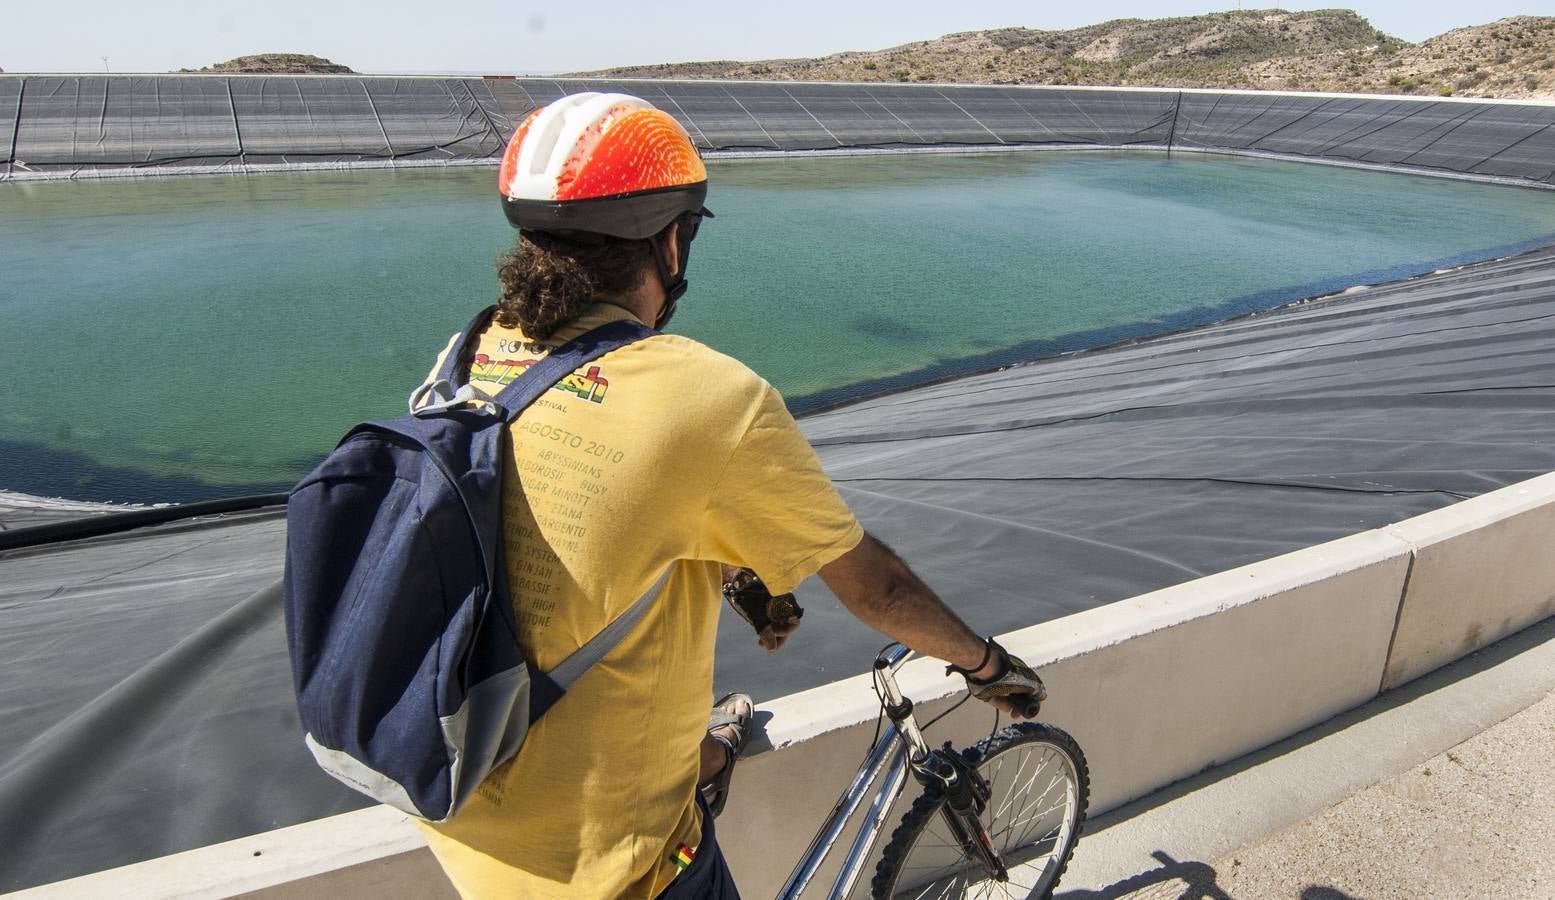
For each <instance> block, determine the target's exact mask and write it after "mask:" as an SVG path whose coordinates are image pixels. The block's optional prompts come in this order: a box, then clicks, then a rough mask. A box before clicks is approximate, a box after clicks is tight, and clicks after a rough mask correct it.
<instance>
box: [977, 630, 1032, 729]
mask: <svg viewBox="0 0 1555 900" xmlns="http://www.w3.org/2000/svg"><path fill="white" fill-rule="evenodd" d="M993 646H994V647H995V648H997V650H998V651H999V655H1000V656H1001V657H1002V658H1003V659H1004V665H1003V667H1002V669H1000V670H996V671H998V675H997V676H995V677H993V678H989V679H986V680H984V679H978V678H973V677H972V676H971V675H969V674H966V673H965V672H963V673H962V675H963V677H964V678H965V679H966V689H967V691H968V692H969V693H970V694H971V695H972V696H973V697H976V698H977V699H979V700H981V701H983V702H984V703H991V704H993V705H994V706H997V707H998V708H1000V709H1002V710H1004V711H1005V712H1007V713H1009V714H1010V715H1011V716H1013V717H1015V718H1017V719H1034V718H1036V716H1037V712H1038V711H1039V710H1040V709H1041V707H1042V701H1043V700H1046V699H1047V688H1046V687H1044V686H1043V684H1042V679H1041V678H1038V677H1037V673H1036V671H1035V670H1033V669H1032V668H1031V667H1030V666H1028V665H1026V663H1025V662H1024V661H1022V660H1021V658H1020V657H1018V656H1011V655H1010V653H1009V651H1007V650H1005V649H1004V648H1003V647H1001V646H999V645H998V644H997V643H994V644H993Z"/></svg>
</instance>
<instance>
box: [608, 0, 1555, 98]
mask: <svg viewBox="0 0 1555 900" xmlns="http://www.w3.org/2000/svg"><path fill="white" fill-rule="evenodd" d="M582 74H589V75H608V76H613V77H636V78H756V79H776V80H785V81H896V82H911V81H927V82H955V83H970V84H1086V85H1102V84H1113V85H1140V86H1164V87H1218V88H1258V89H1268V90H1306V91H1355V92H1363V93H1416V94H1433V95H1449V94H1458V95H1463V96H1474V97H1522V98H1529V97H1539V98H1546V99H1555V17H1548V16H1518V17H1514V18H1510V19H1502V20H1500V21H1498V22H1493V23H1491V24H1489V25H1478V26H1474V27H1470V28H1459V29H1456V30H1454V31H1449V32H1447V33H1446V34H1443V35H1439V36H1437V37H1434V38H1431V39H1429V40H1426V41H1423V42H1421V43H1419V44H1411V43H1409V42H1407V41H1404V40H1401V39H1399V38H1396V37H1392V36H1390V35H1387V34H1384V33H1383V32H1381V31H1379V30H1377V29H1376V28H1374V27H1373V26H1372V25H1371V23H1370V22H1368V21H1367V20H1366V19H1364V18H1362V17H1360V16H1359V15H1356V14H1355V13H1354V12H1351V11H1349V10H1317V11H1313V12H1285V11H1283V10H1277V9H1271V10H1249V11H1238V12H1223V13H1211V14H1208V15H1202V16H1187V17H1182V18H1173V19H1117V20H1114V21H1111V22H1103V23H1101V24H1099V25H1090V26H1086V27H1084V28H1076V29H1072V30H1068V31H1041V30H1037V29H1031V28H1000V29H995V30H992V31H970V32H962V33H959V34H948V35H945V36H944V37H941V38H936V39H935V40H931V41H919V42H917V43H912V44H903V45H902V46H900V47H891V48H888V49H885V50H870V51H849V52H845V53H835V54H832V55H831V56H824V57H820V58H817V59H769V60H761V61H758V62H738V61H727V60H725V61H714V62H691V63H669V64H663V65H651V66H632V67H626V68H618V69H609V70H605V71H600V72H590V73H582Z"/></svg>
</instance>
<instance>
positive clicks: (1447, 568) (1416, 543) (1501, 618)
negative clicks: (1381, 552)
mask: <svg viewBox="0 0 1555 900" xmlns="http://www.w3.org/2000/svg"><path fill="white" fill-rule="evenodd" d="M1384 531H1386V532H1387V533H1389V534H1391V535H1394V536H1396V537H1398V538H1399V539H1400V540H1403V541H1407V542H1408V543H1409V544H1410V546H1411V548H1412V549H1413V550H1414V555H1415V564H1414V572H1413V573H1412V574H1411V576H1410V579H1409V590H1408V592H1407V593H1406V595H1405V597H1404V603H1403V606H1402V608H1401V609H1400V610H1399V618H1398V628H1397V630H1396V632H1395V634H1394V638H1393V648H1392V650H1391V652H1390V656H1389V659H1388V667H1387V672H1386V674H1385V675H1384V678H1383V682H1382V687H1383V689H1384V690H1386V689H1388V688H1393V687H1397V686H1398V685H1401V684H1403V683H1405V682H1407V681H1411V680H1413V679H1415V678H1418V677H1420V676H1421V675H1424V674H1425V673H1427V672H1429V671H1431V670H1432V669H1435V668H1437V667H1438V666H1443V665H1446V664H1447V663H1450V662H1452V661H1453V660H1455V659H1458V658H1459V657H1461V656H1464V655H1466V654H1468V653H1471V652H1473V651H1475V650H1478V649H1479V648H1481V647H1484V646H1486V645H1488V644H1492V643H1494V642H1495V641H1497V640H1499V639H1501V638H1503V637H1505V636H1507V635H1509V634H1511V633H1512V632H1514V631H1519V630H1521V629H1522V628H1525V627H1527V626H1528V625H1531V624H1533V623H1534V622H1537V621H1539V620H1541V619H1545V618H1548V617H1549V616H1552V615H1555V566H1552V565H1550V554H1551V549H1552V547H1555V474H1549V475H1543V476H1540V477H1539V478H1534V479H1532V480H1529V481H1525V482H1522V483H1521V484H1516V485H1513V486H1511V487H1508V488H1504V489H1502V490H1499V491H1495V492H1493V493H1490V494H1485V495H1482V496H1479V497H1475V498H1473V499H1471V500H1465V501H1463V502H1462V503H1455V504H1453V505H1452V506H1448V507H1445V508H1443V509H1439V510H1436V511H1434V512H1429V513H1426V514H1425V515H1421V516H1416V517H1415V518H1413V519H1409V520H1407V521H1404V522H1400V523H1399V524H1397V525H1393V526H1391V527H1389V528H1386V529H1384Z"/></svg>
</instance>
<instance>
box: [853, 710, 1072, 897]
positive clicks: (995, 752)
mask: <svg viewBox="0 0 1555 900" xmlns="http://www.w3.org/2000/svg"><path fill="white" fill-rule="evenodd" d="M961 756H962V758H963V759H965V760H966V762H967V763H968V764H969V765H970V766H972V767H973V768H975V769H977V771H978V773H979V774H980V775H982V777H983V780H985V781H986V782H988V787H989V790H990V796H989V799H988V807H987V809H985V810H984V811H983V815H982V823H983V827H984V828H986V829H988V835H989V837H990V838H992V840H993V846H994V849H995V850H996V851H997V852H998V854H999V858H1000V861H1001V862H1003V864H1004V867H1005V868H1006V869H1007V870H1008V872H1009V880H1008V881H997V880H995V879H993V878H992V877H991V876H990V875H989V873H988V871H987V869H986V867H985V865H984V864H983V863H982V862H980V861H978V860H976V859H974V858H971V857H969V856H967V855H966V854H965V852H964V851H963V849H962V846H961V843H960V842H959V841H958V840H957V839H956V838H955V837H954V832H953V831H952V830H951V827H950V825H949V820H948V818H947V817H948V816H951V815H953V813H952V811H951V810H950V808H949V807H948V806H947V805H946V803H945V798H944V796H943V794H942V793H941V792H940V791H938V790H932V789H931V790H928V791H925V792H924V794H923V795H922V796H920V797H919V798H918V799H917V800H916V801H914V803H913V805H912V808H911V809H909V810H908V811H907V814H906V815H905V816H903V817H902V823H901V824H900V825H898V826H897V828H896V830H895V831H894V832H892V833H891V842H890V843H889V844H887V845H886V848H885V852H884V853H882V854H881V857H880V863H879V865H878V866H877V867H876V869H875V877H874V880H873V881H872V882H871V883H870V888H871V896H873V897H874V898H875V900H885V898H890V897H913V898H919V897H922V898H930V897H933V898H946V897H955V898H971V897H1020V898H1028V897H1029V898H1047V897H1050V896H1051V895H1052V893H1053V888H1054V886H1056V885H1057V884H1058V879H1059V876H1061V875H1062V874H1063V873H1064V867H1065V866H1067V865H1068V864H1069V857H1070V855H1071V854H1072V853H1073V852H1074V844H1075V841H1077V840H1078V839H1079V837H1080V827H1081V825H1082V823H1083V822H1084V821H1085V804H1086V801H1087V800H1088V799H1089V796H1090V774H1089V773H1088V772H1087V771H1086V768H1085V756H1084V754H1082V753H1081V752H1080V747H1079V745H1078V744H1076V743H1075V741H1074V738H1072V737H1070V736H1069V735H1068V734H1066V733H1065V732H1063V731H1061V730H1059V729H1057V728H1054V727H1052V726H1050V725H1041V724H1038V723H1036V722H1017V723H1015V724H1014V725H1010V726H1008V727H1006V728H1004V729H1002V730H1000V731H999V733H998V734H995V735H993V736H991V737H988V738H985V739H983V740H981V741H979V742H978V743H977V744H976V745H975V746H973V747H971V748H969V749H967V750H963V751H962V753H961Z"/></svg>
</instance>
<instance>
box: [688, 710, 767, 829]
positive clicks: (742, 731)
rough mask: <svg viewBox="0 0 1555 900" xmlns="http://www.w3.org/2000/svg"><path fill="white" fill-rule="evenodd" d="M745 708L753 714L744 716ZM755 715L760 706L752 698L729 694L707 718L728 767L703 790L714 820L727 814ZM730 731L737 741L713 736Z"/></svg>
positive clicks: (703, 786)
mask: <svg viewBox="0 0 1555 900" xmlns="http://www.w3.org/2000/svg"><path fill="white" fill-rule="evenodd" d="M742 708H743V709H747V710H749V712H743V713H742V712H740V710H741V709H742ZM755 715H756V704H755V703H754V702H753V701H752V700H751V698H750V695H749V694H725V695H724V696H723V697H722V698H720V699H719V701H718V702H717V703H715V704H713V714H712V715H710V716H708V718H707V732H708V735H709V736H710V737H711V738H712V739H713V740H715V741H717V742H718V743H720V744H722V745H723V748H724V767H723V768H722V769H719V770H718V774H717V775H714V776H713V780H712V781H709V782H708V783H707V784H704V785H702V787H701V791H702V799H703V801H705V802H706V803H707V808H708V811H709V812H711V813H712V814H713V817H714V818H717V817H718V815H719V814H720V813H722V812H723V811H724V803H726V802H727V801H728V799H729V779H730V778H731V777H732V776H733V775H734V763H735V760H738V759H739V758H740V753H742V752H743V751H744V750H745V744H746V742H747V741H749V740H750V735H751V722H752V720H753V719H754V718H755ZM726 727H732V728H733V730H734V739H733V740H730V739H729V738H728V737H726V736H724V735H722V734H713V731H714V730H715V729H719V728H726Z"/></svg>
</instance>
